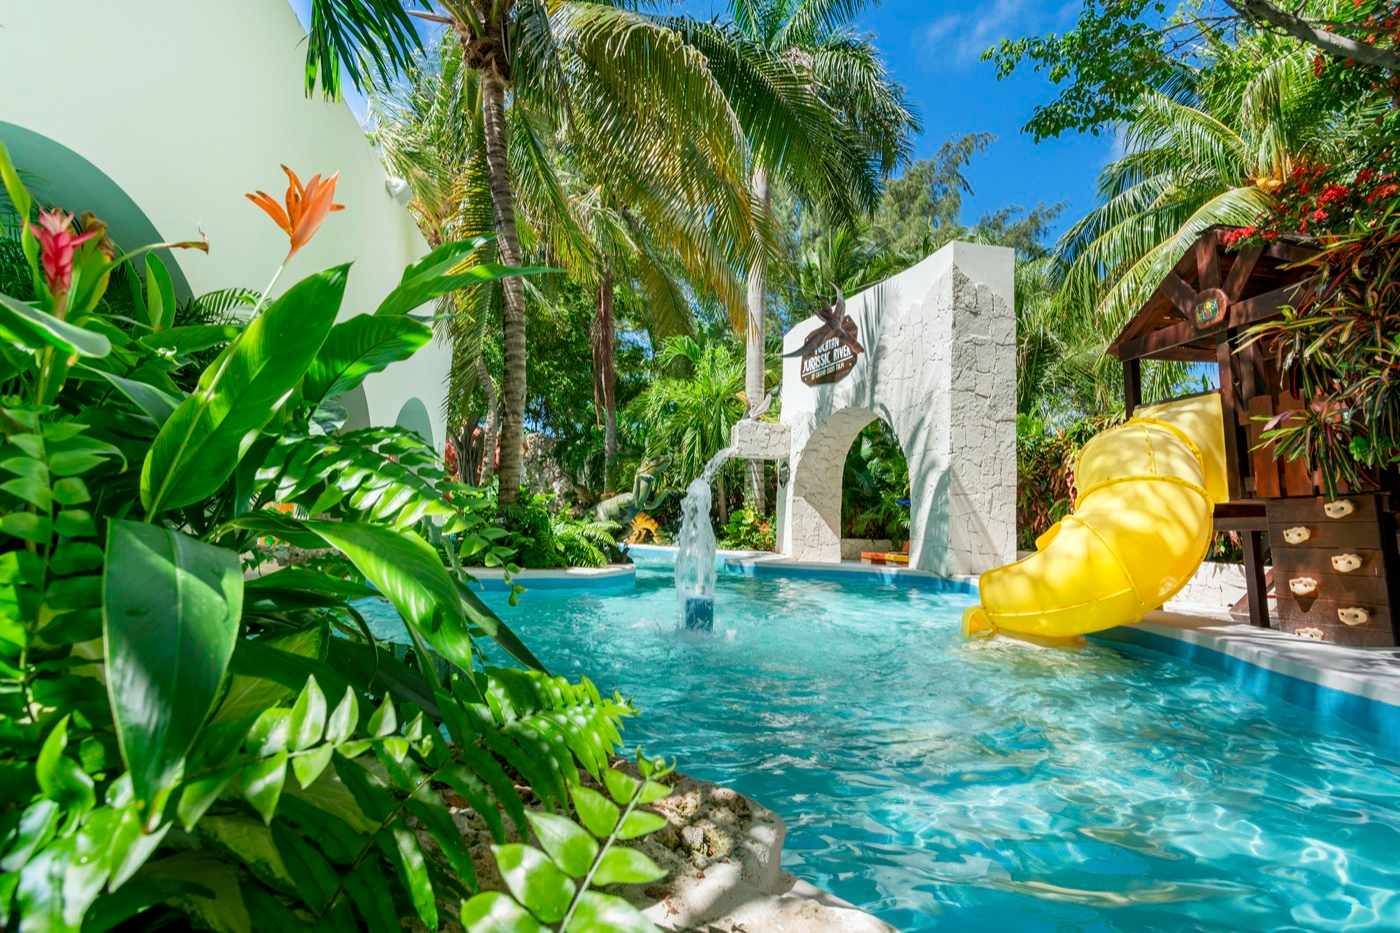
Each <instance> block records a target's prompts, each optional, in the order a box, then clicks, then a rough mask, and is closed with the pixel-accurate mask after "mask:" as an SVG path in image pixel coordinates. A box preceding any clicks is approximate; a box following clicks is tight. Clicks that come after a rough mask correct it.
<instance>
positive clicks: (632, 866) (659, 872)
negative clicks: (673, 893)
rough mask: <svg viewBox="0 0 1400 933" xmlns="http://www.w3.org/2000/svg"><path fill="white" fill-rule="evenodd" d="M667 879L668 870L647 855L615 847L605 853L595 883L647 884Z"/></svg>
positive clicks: (595, 874) (594, 877)
mask: <svg viewBox="0 0 1400 933" xmlns="http://www.w3.org/2000/svg"><path fill="white" fill-rule="evenodd" d="M665 877H666V869H664V868H662V867H661V866H660V865H658V864H656V863H655V862H653V861H652V860H651V859H650V858H649V857H648V856H647V855H646V854H645V853H643V852H640V851H638V850H637V849H629V848H627V847H626V846H613V847H612V848H611V849H609V850H608V851H606V852H604V853H603V857H602V859H600V860H599V862H598V870H597V872H595V873H594V875H593V883H594V884H596V885H599V886H602V885H607V884H646V883H647V882H648V881H656V880H658V879H661V878H665Z"/></svg>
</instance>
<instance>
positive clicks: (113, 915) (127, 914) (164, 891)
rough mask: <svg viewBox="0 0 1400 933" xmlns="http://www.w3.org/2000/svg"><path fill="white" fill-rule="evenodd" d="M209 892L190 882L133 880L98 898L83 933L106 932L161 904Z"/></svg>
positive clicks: (85, 919)
mask: <svg viewBox="0 0 1400 933" xmlns="http://www.w3.org/2000/svg"><path fill="white" fill-rule="evenodd" d="M209 893H210V891H209V889H208V888H205V887H203V886H201V885H197V884H195V883H194V882H191V881H168V880H164V879H162V880H160V881H147V880H145V879H141V880H139V881H132V882H130V883H128V884H124V885H122V886H121V888H120V889H118V890H117V891H116V892H115V893H113V894H108V895H106V896H105V897H101V898H98V900H97V902H96V903H95V904H93V905H92V907H91V908H90V909H89V910H88V912H87V915H86V916H85V917H83V933H107V931H108V930H110V929H112V928H113V927H115V926H117V925H118V924H121V923H124V922H126V921H128V920H130V919H132V918H133V917H136V916H138V915H139V914H143V913H145V912H146V911H148V910H150V909H151V908H152V907H155V906H157V905H159V904H164V903H166V902H170V903H175V902H176V901H178V900H179V899H181V898H186V897H193V896H200V895H208V894H209Z"/></svg>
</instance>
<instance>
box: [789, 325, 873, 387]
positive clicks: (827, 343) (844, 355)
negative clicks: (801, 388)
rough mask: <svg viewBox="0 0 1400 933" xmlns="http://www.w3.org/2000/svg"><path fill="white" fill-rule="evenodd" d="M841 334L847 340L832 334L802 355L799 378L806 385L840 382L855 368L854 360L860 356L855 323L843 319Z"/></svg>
mask: <svg viewBox="0 0 1400 933" xmlns="http://www.w3.org/2000/svg"><path fill="white" fill-rule="evenodd" d="M841 332H842V334H843V335H844V336H846V337H847V338H848V339H846V340H843V339H841V337H839V336H836V335H834V334H833V335H831V336H829V337H827V338H826V340H824V341H822V342H821V343H819V344H817V346H816V347H814V348H813V349H812V350H811V351H810V352H807V353H804V354H802V369H801V376H802V381H803V382H805V383H806V384H807V385H809V386H819V385H829V384H831V383H833V382H840V381H841V380H842V379H844V378H846V374H847V373H849V372H850V371H851V370H852V369H854V368H855V365H856V359H857V358H858V357H859V355H860V353H859V349H858V348H859V347H860V344H859V342H858V341H857V336H858V335H857V333H856V322H855V321H853V320H851V319H850V318H845V319H844V320H842V321H841Z"/></svg>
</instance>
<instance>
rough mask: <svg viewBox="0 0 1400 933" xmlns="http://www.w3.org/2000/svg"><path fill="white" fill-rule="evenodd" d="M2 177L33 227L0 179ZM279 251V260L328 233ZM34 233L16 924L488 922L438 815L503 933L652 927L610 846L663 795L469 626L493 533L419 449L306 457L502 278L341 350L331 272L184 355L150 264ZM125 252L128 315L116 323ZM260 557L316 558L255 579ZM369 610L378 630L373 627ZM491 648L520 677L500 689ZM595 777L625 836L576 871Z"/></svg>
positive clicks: (431, 269)
mask: <svg viewBox="0 0 1400 933" xmlns="http://www.w3.org/2000/svg"><path fill="white" fill-rule="evenodd" d="M0 176H3V180H4V184H5V188H6V190H7V192H8V194H9V198H10V200H11V202H12V203H13V204H14V206H15V209H16V213H17V215H18V216H19V217H21V218H25V219H26V220H29V219H30V218H31V217H33V214H34V212H33V210H32V205H31V203H30V199H29V195H28V193H27V192H26V191H25V189H24V186H23V185H22V184H21V183H20V181H19V178H18V176H17V175H16V173H15V172H14V170H13V166H11V165H10V164H9V161H8V156H7V155H6V154H5V153H4V150H3V149H0ZM328 184H329V185H330V186H331V188H332V190H333V186H334V179H333V178H332V179H330V180H329V181H328ZM298 187H299V186H298V184H297V182H296V181H295V180H294V181H293V187H292V189H291V190H290V191H289V192H288V201H289V202H291V201H294V200H295V199H296V198H297V196H298V195H299V192H298V190H297V189H298ZM310 187H311V186H308V188H310ZM329 199H330V197H329V195H327V196H326V200H327V202H329ZM292 227H293V232H292V233H290V234H289V237H290V238H291V244H292V247H293V250H292V251H293V252H295V251H296V248H297V246H298V239H299V238H300V241H301V242H303V243H304V242H305V238H307V237H309V236H311V235H313V234H314V232H315V230H314V224H312V225H311V226H310V227H301V228H298V227H297V226H296V225H295V224H292ZM298 231H299V232H298ZM22 237H23V238H22V241H21V242H22V251H23V254H24V256H25V258H26V265H27V267H28V272H29V276H28V277H29V282H30V285H31V287H32V290H33V293H34V294H35V296H36V297H35V298H34V299H33V300H30V301H25V300H21V299H18V298H14V297H11V296H8V295H0V337H3V341H0V357H3V360H4V363H5V369H4V372H5V373H6V376H5V377H4V380H3V384H0V394H2V397H0V428H3V435H2V436H3V440H0V471H3V472H4V474H5V476H6V479H5V480H4V482H3V483H0V514H3V518H0V723H3V727H4V729H5V734H6V741H5V742H4V744H3V750H0V771H3V774H4V781H3V782H0V787H3V792H0V870H2V871H3V873H0V912H2V913H3V915H4V917H5V921H4V922H5V925H6V926H7V927H8V926H13V927H14V928H17V929H22V930H30V929H33V930H40V929H43V930H68V929H72V930H77V929H99V930H101V929H109V928H111V927H113V926H116V925H118V924H122V923H126V922H132V923H137V924H140V925H141V926H142V927H143V928H147V927H152V926H160V925H162V924H167V925H169V924H173V925H182V926H196V927H206V928H210V929H217V930H251V929H263V928H267V927H273V928H304V927H307V926H323V927H328V928H335V929H342V928H343V929H361V928H368V929H376V930H384V929H400V928H402V926H403V924H404V923H405V922H406V921H407V919H408V918H410V917H412V918H416V920H417V922H420V923H422V924H423V925H424V926H426V927H427V928H430V929H432V928H436V927H438V926H439V925H441V924H442V923H444V922H447V921H449V920H450V919H452V918H453V917H460V915H462V914H463V913H465V915H466V916H467V917H470V916H472V912H473V911H474V910H480V905H481V903H482V902H481V901H479V900H475V899H474V898H476V897H479V896H480V886H481V884H480V880H479V879H478V876H477V874H476V871H475V869H474V866H473V862H472V857H471V852H470V851H468V848H467V843H466V841H465V840H464V837H463V835H462V831H461V828H460V827H459V825H458V822H457V820H456V819H455V818H454V813H455V812H458V811H471V812H473V813H475V814H476V815H477V816H478V817H479V818H480V819H481V820H482V821H483V822H484V824H485V826H486V827H487V832H488V833H489V835H490V837H491V838H492V840H493V842H494V843H495V846H494V849H493V852H494V857H495V859H496V861H497V863H498V865H499V867H500V868H501V869H502V874H503V875H504V877H505V878H506V885H507V887H508V889H509V891H510V893H511V896H513V897H514V898H515V899H516V900H517V901H518V902H519V903H520V904H522V905H523V909H524V910H525V911H528V912H529V915H528V916H527V915H526V914H521V916H522V917H523V918H525V919H522V920H521V922H520V925H521V926H522V927H523V926H524V925H525V924H526V920H530V918H531V917H532V918H533V920H530V922H535V921H538V922H540V923H546V924H554V923H556V922H559V921H561V920H562V921H565V922H567V923H568V924H570V926H569V928H570V929H583V928H589V927H590V925H591V921H590V918H595V917H597V916H599V915H601V914H606V915H607V916H610V917H614V918H620V919H619V920H618V921H617V922H618V923H620V924H630V925H631V926H632V927H634V928H644V927H645V926H646V924H645V921H643V920H642V919H641V918H640V916H639V915H637V914H636V913H635V911H633V910H632V909H631V908H630V907H628V906H627V905H626V904H625V902H622V901H620V900H619V899H616V898H614V897H611V896H609V895H605V894H602V893H600V892H598V891H596V890H594V889H596V888H601V887H607V886H609V885H615V884H625V883H634V882H639V881H644V880H651V879H654V878H655V877H657V874H658V871H657V869H656V868H655V866H654V865H652V864H651V863H650V862H649V861H648V860H647V859H646V858H645V856H642V855H641V854H640V853H638V852H635V851H632V850H626V849H623V848H619V847H617V846H616V840H620V839H623V838H631V837H633V836H636V835H640V834H642V833H644V832H647V831H650V830H651V829H654V828H655V826H656V818H648V816H647V815H646V814H645V811H638V810H636V807H637V806H638V805H640V804H642V803H644V802H645V801H647V800H654V799H656V797H657V796H658V795H659V794H661V793H662V790H661V789H658V788H657V787H655V786H654V785H653V784H652V783H650V782H647V783H643V782H640V781H636V780H634V779H630V778H627V777H626V775H622V776H621V777H618V776H615V775H617V774H618V773H617V772H614V771H613V770H612V769H611V767H610V765H609V760H610V756H611V755H612V753H613V752H614V751H615V749H616V748H617V746H618V743H619V740H620V735H619V732H618V728H619V725H620V723H621V721H622V719H623V718H624V717H625V716H627V715H629V714H630V713H631V709H630V707H628V706H627V704H626V703H625V702H624V701H622V700H621V699H620V698H617V697H612V698H609V697H605V696H603V695H601V694H600V693H599V692H598V690H597V689H596V688H595V687H594V686H593V685H592V684H591V683H589V682H588V681H587V680H581V681H579V682H578V683H570V682H567V681H565V680H564V679H562V678H557V677H552V676H550V675H549V674H548V673H546V672H545V671H544V670H543V669H542V667H541V665H540V663H539V661H538V660H537V659H536V658H534V656H533V655H532V654H531V653H530V652H529V650H528V649H527V648H526V647H525V646H524V644H522V643H521V642H520V641H519V639H517V638H516V637H515V636H514V635H513V634H512V633H511V632H510V631H509V629H508V628H507V627H506V626H505V625H504V624H503V623H502V622H501V621H500V619H498V618H497V617H496V616H495V615H494V614H493V613H492V612H491V611H490V610H489V609H487V608H486V607H485V605H484V604H482V603H481V601H480V600H479V599H478V598H477V597H476V596H475V594H474V592H473V591H472V589H470V587H469V585H468V584H469V578H467V577H466V576H465V574H464V573H463V572H462V571H461V570H460V565H459V551H462V552H465V551H467V550H468V549H469V547H470V546H472V545H473V544H474V542H473V540H472V539H473V535H475V536H476V537H484V536H485V535H484V534H483V533H482V529H481V528H480V526H479V522H474V517H473V515H472V514H470V512H469V510H468V508H467V507H465V505H464V503H463V502H462V501H461V499H460V498H459V497H457V496H454V495H451V490H450V489H449V488H448V484H447V483H446V479H445V473H444V469H443V465H442V463H441V461H440V460H439V458H438V457H437V456H436V454H435V453H434V452H433V451H431V450H429V449H428V448H427V447H425V446H424V445H423V444H422V443H421V442H420V441H418V440H417V439H416V438H414V437H412V436H411V435H407V434H404V433H403V432H400V431H396V430H388V429H372V430H369V431H362V432H349V433H340V434H334V435H327V434H325V433H322V432H321V431H320V430H319V429H318V428H317V419H316V418H315V415H316V412H317V410H318V407H319V406H321V405H322V404H323V403H324V401H325V400H326V399H328V398H329V397H331V396H332V395H334V394H335V393H338V392H344V391H347V390H348V389H350V388H353V387H354V386H356V385H358V384H359V382H360V381H362V380H363V379H364V378H365V377H366V376H368V375H370V374H372V373H374V372H377V371H379V370H381V369H383V368H384V367H385V366H387V365H389V364H390V363H391V362H393V361H396V360H400V359H404V358H407V357H408V356H410V355H411V354H412V353H413V352H414V350H416V349H417V348H418V347H419V346H421V345H422V343H423V342H424V340H425V339H426V336H425V335H426V333H427V331H428V325H426V324H424V323H422V322H421V321H419V320H417V319H416V318H415V317H413V316H412V314H411V313H410V312H411V311H412V310H413V309H414V308H416V307H418V306H419V305H422V304H423V303H424V302H428V301H431V300H433V299H434V298H435V297H437V296H439V295H441V294H443V293H444V292H446V291H448V290H450V289H452V288H456V287H458V286H459V285H460V284H461V282H462V281H463V279H464V278H465V279H473V280H476V279H481V278H490V277H492V276H497V275H502V274H506V272H507V270H492V269H485V268H482V267H479V266H475V265H472V264H471V261H470V258H469V257H470V256H471V255H472V254H473V252H474V251H476V250H477V249H478V248H479V246H480V244H479V243H478V242H475V241H466V242H450V243H445V244H443V245H442V246H441V247H439V248H438V249H437V250H434V251H433V252H432V253H431V254H430V255H429V256H427V257H426V258H424V259H423V260H422V261H420V262H419V263H416V264H414V265H413V266H410V267H409V268H408V269H407V270H406V271H405V273H404V276H403V279H402V281H401V282H400V284H399V285H398V286H397V287H396V288H395V289H394V290H393V291H392V292H391V293H390V294H389V295H387V296H386V297H385V298H384V300H383V301H382V302H381V303H380V304H379V306H378V307H377V308H376V309H375V310H374V311H373V312H372V313H365V314H359V315H355V316H352V317H349V318H346V319H344V320H341V321H339V322H338V323H337V318H338V316H339V312H340V310H341V298H342V296H343V293H344V289H345V284H346V281H347V278H348V271H349V270H348V268H347V267H343V266H342V267H337V268H332V269H328V270H325V271H323V272H319V273H316V274H314V275H311V276H308V277H306V278H304V279H302V280H301V281H299V282H297V283H296V284H294V285H292V286H291V287H290V288H287V289H286V290H285V291H284V292H282V293H281V294H280V295H277V296H276V297H271V296H269V297H267V298H264V299H261V300H259V301H258V304H257V307H256V308H255V309H254V310H253V313H252V314H251V315H250V316H249V317H248V318H247V320H246V323H243V324H238V325H178V324H175V323H174V315H175V314H176V309H177V305H176V303H175V301H174V300H173V295H172V292H171V291H170V287H169V283H170V279H169V276H168V275H166V274H164V266H163V263H162V262H161V260H159V259H157V258H155V257H154V254H153V253H150V252H149V251H148V249H143V250H138V251H137V252H136V253H134V254H128V255H126V256H116V255H115V254H114V251H113V249H112V247H111V244H110V242H108V241H107V240H106V239H105V238H104V236H103V235H102V228H101V226H100V223H98V222H97V221H96V220H95V219H88V220H85V221H84V223H83V226H82V227H81V228H75V227H74V225H73V221H72V218H71V217H69V216H67V215H65V214H62V213H61V212H53V211H49V212H43V213H41V214H40V215H39V219H38V220H37V221H31V222H27V223H26V224H25V225H24V228H23V232H22ZM199 245H202V244H199ZM142 254H145V256H146V259H145V266H146V269H145V276H144V282H142V285H141V288H140V293H139V296H138V297H139V300H138V302H137V304H138V306H139V308H140V312H141V313H140V315H139V316H137V317H117V316H114V315H110V314H107V313H105V312H104V311H103V310H102V304H101V302H102V298H103V295H104V291H105V289H106V287H107V284H108V281H109V279H110V277H111V276H112V274H113V273H114V271H115V270H117V269H118V268H121V267H122V266H123V264H125V263H130V261H131V260H132V259H133V258H136V257H137V256H140V255H142ZM133 274H134V273H133ZM269 291H271V290H269ZM215 348H217V350H218V352H217V356H216V357H215V359H214V360H213V361H212V362H211V363H209V364H208V365H205V366H199V365H197V364H196V363H194V362H192V359H193V355H194V354H197V353H199V352H201V351H205V350H210V349H215ZM273 506H276V508H275V509H274V508H272V507H273ZM477 517H479V516H477ZM268 536H272V537H274V538H276V539H280V540H282V541H285V542H288V543H290V544H292V545H296V546H298V547H302V548H308V549H310V548H314V549H318V550H320V551H321V552H323V553H325V554H326V555H328V556H327V557H325V558H324V559H323V560H322V561H321V562H320V563H319V564H317V565H314V566H313V565H307V566H291V567H283V568H275V567H272V566H269V565H267V564H265V563H264V562H263V558H264V557H265V556H266V551H265V549H264V546H263V542H264V541H265V540H266V539H267V537H268ZM371 598H373V599H384V600H387V602H388V603H389V604H390V605H391V606H392V607H393V609H394V610H395V611H396V614H397V616H398V627H397V629H396V631H393V632H379V633H378V634H376V633H375V632H374V631H373V630H372V629H371V627H370V626H368V625H367V624H366V621H365V618H364V615H363V614H362V611H361V608H360V607H361V606H362V605H363V600H366V599H371ZM381 636H384V637H388V638H389V639H391V640H401V641H403V642H405V643H408V644H411V645H412V648H411V650H410V651H408V652H407V653H406V654H405V652H404V651H403V650H401V649H400V650H395V649H392V648H391V647H390V646H389V645H387V644H385V643H384V642H383V641H381V640H380V637H381ZM484 641H494V642H496V643H497V645H498V647H499V649H500V652H501V653H502V655H505V656H510V657H513V658H514V659H515V660H516V661H517V662H518V663H519V664H520V665H521V666H520V667H516V668H498V667H493V666H490V665H488V664H487V663H486V660H485V658H486V656H485V654H484V653H483V650H482V647H483V644H482V643H483V642H484ZM643 768H644V772H645V770H647V769H650V768H651V766H650V765H644V766H643ZM657 773H660V772H657ZM583 774H587V775H588V776H589V778H590V779H591V780H592V781H594V782H600V783H602V784H604V785H606V786H607V787H608V788H609V789H611V788H612V787H613V786H614V785H615V784H616V785H617V786H618V787H623V788H625V790H626V791H627V794H626V798H625V799H626V804H625V805H626V806H627V807H628V810H629V816H628V818H627V819H628V820H630V822H628V823H625V824H623V825H621V826H619V827H617V831H616V832H613V833H612V834H611V835H610V836H609V837H608V839H609V840H610V844H607V845H604V846H602V847H599V848H598V849H597V852H596V854H597V859H596V860H594V859H593V858H592V857H591V854H590V857H589V859H588V860H587V861H588V862H589V864H588V866H587V870H586V871H584V872H577V871H576V866H575V863H574V862H573V861H569V860H565V859H564V856H563V855H561V853H560V852H559V850H558V849H557V848H556V842H557V841H558V840H559V839H560V838H561V834H566V833H567V827H566V826H565V823H567V822H568V821H567V819H566V815H567V813H568V812H570V807H571V804H572V805H573V807H574V808H575V809H574V812H576V813H577V814H578V815H579V818H580V820H581V821H582V822H583V823H584V825H585V826H589V827H590V828H595V827H596V826H597V825H601V823H595V822H594V820H595V817H596V816H597V814H598V812H599V810H600V808H599V807H598V805H597V801H596V800H594V799H593V798H592V797H590V796H588V794H586V793H585V790H586V788H584V786H583V783H584V782H583V778H582V777H581V775H583ZM653 776H655V775H653ZM589 793H593V794H594V796H597V795H596V793H595V792H591V791H590V792H589ZM579 800H583V801H585V802H584V803H582V804H579V803H578V801H579ZM602 809H603V810H604V811H605V810H606V808H602ZM624 830H627V831H629V832H631V836H629V835H627V833H626V832H624ZM530 839H535V840H538V841H539V844H540V847H541V848H542V849H543V851H544V852H545V853H549V854H550V856H551V858H559V859H561V861H560V863H559V864H560V865H561V868H560V869H559V870H562V871H564V872H565V874H566V875H567V876H568V877H566V878H564V879H563V880H560V878H556V877H555V876H554V875H552V874H550V871H551V869H550V868H547V867H545V866H544V864H543V863H542V862H540V860H539V859H538V858H536V856H535V854H534V853H535V852H536V850H535V849H533V848H530V847H529V846H528V845H527V844H526V841H527V840H530ZM576 848H577V847H575V846H570V851H571V852H572V851H575V849H576ZM582 848H584V849H587V848H588V847H587V846H584V847H582ZM591 852H592V850H590V853H591ZM575 879H576V880H575ZM541 891H550V892H553V894H552V895H551V897H550V898H545V897H544V896H543V895H542V894H541ZM561 892H562V893H561ZM555 895H557V898H556V897H555ZM500 896H502V897H504V896H505V895H504V894H502V895H500ZM464 901H465V902H466V903H465V904H464V903H463V902H464ZM561 905H562V906H561Z"/></svg>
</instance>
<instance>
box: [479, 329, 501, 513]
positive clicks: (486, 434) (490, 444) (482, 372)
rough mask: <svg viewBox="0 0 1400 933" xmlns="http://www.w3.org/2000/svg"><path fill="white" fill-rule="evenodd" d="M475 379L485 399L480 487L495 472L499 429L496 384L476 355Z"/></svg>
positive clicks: (480, 356) (480, 358) (489, 480)
mask: <svg viewBox="0 0 1400 933" xmlns="http://www.w3.org/2000/svg"><path fill="white" fill-rule="evenodd" d="M476 378H477V379H479V380H480V381H481V394H482V395H483V396H485V397H486V421H485V423H484V424H483V425H482V427H481V465H480V469H479V470H478V471H477V475H478V476H479V477H480V479H478V480H477V482H478V483H479V484H481V485H485V484H486V483H489V482H491V475H492V474H493V473H495V471H496V439H497V437H498V429H499V427H500V401H499V400H498V399H497V398H496V383H495V381H494V380H493V379H492V378H491V372H490V370H488V369H487V368H486V360H485V359H484V358H483V357H482V355H481V354H480V353H477V355H476Z"/></svg>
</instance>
